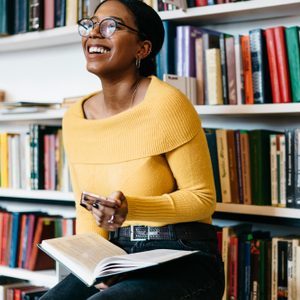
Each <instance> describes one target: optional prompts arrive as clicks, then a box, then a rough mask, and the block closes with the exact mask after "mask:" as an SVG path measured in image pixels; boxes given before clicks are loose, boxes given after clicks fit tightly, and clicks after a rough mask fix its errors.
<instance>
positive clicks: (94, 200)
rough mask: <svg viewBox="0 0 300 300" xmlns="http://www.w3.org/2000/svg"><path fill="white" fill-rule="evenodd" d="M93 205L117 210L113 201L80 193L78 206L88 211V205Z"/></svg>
mask: <svg viewBox="0 0 300 300" xmlns="http://www.w3.org/2000/svg"><path fill="white" fill-rule="evenodd" d="M93 204H100V205H104V206H108V207H112V208H118V206H116V204H115V202H114V201H113V200H109V198H104V197H101V196H99V195H97V194H94V193H90V192H82V193H81V197H80V205H81V206H82V207H84V208H86V209H88V205H93Z"/></svg>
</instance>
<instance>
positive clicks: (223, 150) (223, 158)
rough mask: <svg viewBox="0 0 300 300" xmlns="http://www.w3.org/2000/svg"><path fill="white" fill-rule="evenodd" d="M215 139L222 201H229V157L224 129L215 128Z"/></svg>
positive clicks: (230, 198) (230, 200)
mask: <svg viewBox="0 0 300 300" xmlns="http://www.w3.org/2000/svg"><path fill="white" fill-rule="evenodd" d="M216 139H217V152H218V162H219V176H220V184H221V194H222V202H223V203H230V202H232V197H231V189H230V175H229V174H230V173H229V158H228V146H227V133H226V129H217V130H216Z"/></svg>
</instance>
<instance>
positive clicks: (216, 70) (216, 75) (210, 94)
mask: <svg viewBox="0 0 300 300" xmlns="http://www.w3.org/2000/svg"><path fill="white" fill-rule="evenodd" d="M205 58H206V63H205V65H206V77H207V104H209V105H217V104H223V94H222V78H221V57H220V49H214V48H212V49H207V50H206V55H205Z"/></svg>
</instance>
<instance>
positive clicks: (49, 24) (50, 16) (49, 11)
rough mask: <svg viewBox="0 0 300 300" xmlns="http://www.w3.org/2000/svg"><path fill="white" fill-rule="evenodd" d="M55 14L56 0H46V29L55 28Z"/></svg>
mask: <svg viewBox="0 0 300 300" xmlns="http://www.w3.org/2000/svg"><path fill="white" fill-rule="evenodd" d="M74 7H75V6H74ZM54 16H55V0H44V29H53V28H54V21H55V20H54Z"/></svg>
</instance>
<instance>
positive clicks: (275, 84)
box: [265, 28, 281, 103]
mask: <svg viewBox="0 0 300 300" xmlns="http://www.w3.org/2000/svg"><path fill="white" fill-rule="evenodd" d="M265 36H266V46H267V53H268V60H269V70H270V79H271V89H272V102H273V103H280V102H281V94H280V80H279V72H278V67H279V66H278V65H277V59H276V44H275V43H276V41H275V35H274V28H267V29H266V30H265Z"/></svg>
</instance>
